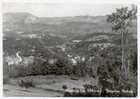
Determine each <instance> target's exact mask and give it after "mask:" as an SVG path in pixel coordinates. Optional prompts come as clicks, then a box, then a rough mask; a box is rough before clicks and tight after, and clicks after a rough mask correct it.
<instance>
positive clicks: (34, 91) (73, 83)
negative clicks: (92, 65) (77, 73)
mask: <svg viewBox="0 0 140 99" xmlns="http://www.w3.org/2000/svg"><path fill="white" fill-rule="evenodd" d="M74 78H75V77H74ZM21 79H32V80H33V83H34V84H35V87H30V88H23V87H20V86H19V85H18V81H19V80H21ZM87 83H88V84H92V85H96V84H97V81H96V80H95V79H93V78H89V77H81V78H78V77H77V78H76V79H73V77H70V76H65V75H61V76H55V75H47V76H28V77H20V78H15V79H10V81H9V83H8V84H4V86H3V87H4V88H3V95H4V96H6V97H13V96H24V97H26V96H28V97H52V96H53V97H56V96H57V97H62V96H63V89H62V86H63V85H67V87H68V89H70V90H71V89H72V88H74V87H75V88H83V84H87Z"/></svg>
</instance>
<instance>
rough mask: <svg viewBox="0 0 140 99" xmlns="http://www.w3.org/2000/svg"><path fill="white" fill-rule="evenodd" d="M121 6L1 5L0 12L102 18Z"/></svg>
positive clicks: (75, 4) (68, 4)
mask: <svg viewBox="0 0 140 99" xmlns="http://www.w3.org/2000/svg"><path fill="white" fill-rule="evenodd" d="M124 6H130V5H122V4H83V3H82V4H80V3H78V4H77V3H3V5H2V11H3V13H6V12H29V13H31V14H33V15H35V16H38V17H65V16H80V15H82V16H84V15H89V16H103V15H107V14H110V13H112V12H114V11H115V9H116V8H121V7H124Z"/></svg>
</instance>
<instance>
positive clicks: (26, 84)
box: [18, 79, 35, 88]
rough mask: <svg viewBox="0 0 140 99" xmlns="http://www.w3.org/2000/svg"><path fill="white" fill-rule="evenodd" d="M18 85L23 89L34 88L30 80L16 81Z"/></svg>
mask: <svg viewBox="0 0 140 99" xmlns="http://www.w3.org/2000/svg"><path fill="white" fill-rule="evenodd" d="M18 85H19V86H20V87H25V88H29V87H35V84H34V83H33V80H32V79H21V80H20V81H18Z"/></svg>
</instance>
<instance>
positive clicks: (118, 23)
mask: <svg viewBox="0 0 140 99" xmlns="http://www.w3.org/2000/svg"><path fill="white" fill-rule="evenodd" d="M136 13H137V7H136V6H135V5H132V7H131V9H130V8H128V7H123V8H120V9H116V12H115V13H112V14H111V15H108V18H107V22H109V23H111V24H112V31H115V32H119V33H120V34H121V51H122V58H121V60H122V66H121V68H120V70H121V72H120V80H127V79H128V70H127V68H128V67H127V66H126V50H127V48H126V44H127V35H128V33H130V27H131V26H132V22H133V19H136Z"/></svg>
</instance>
